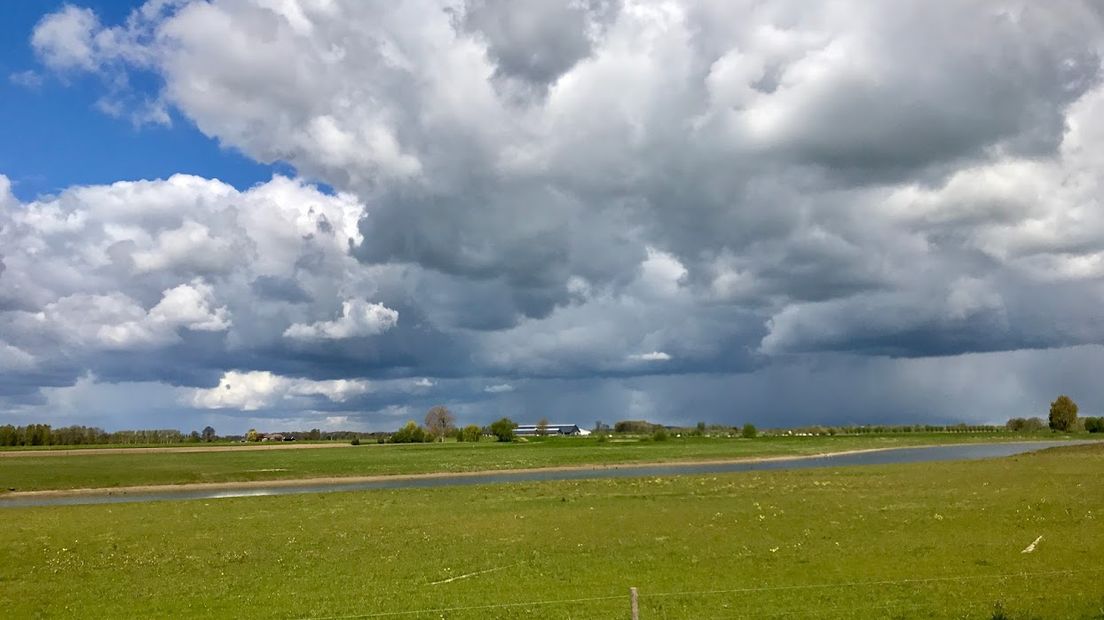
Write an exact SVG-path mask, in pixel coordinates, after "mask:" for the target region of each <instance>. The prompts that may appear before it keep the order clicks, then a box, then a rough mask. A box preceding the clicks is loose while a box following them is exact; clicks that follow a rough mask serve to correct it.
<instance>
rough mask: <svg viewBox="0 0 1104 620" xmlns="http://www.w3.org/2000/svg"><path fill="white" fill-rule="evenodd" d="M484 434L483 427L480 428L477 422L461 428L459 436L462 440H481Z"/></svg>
mask: <svg viewBox="0 0 1104 620" xmlns="http://www.w3.org/2000/svg"><path fill="white" fill-rule="evenodd" d="M482 436H483V429H481V428H479V427H478V426H477V425H475V424H469V425H467V426H465V427H464V428H462V429H460V435H459V437H457V439H459V440H460V441H479V439H480V438H481V437H482Z"/></svg>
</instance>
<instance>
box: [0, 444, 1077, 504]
mask: <svg viewBox="0 0 1104 620" xmlns="http://www.w3.org/2000/svg"><path fill="white" fill-rule="evenodd" d="M1088 443H1096V442H1092V441H1031V442H1014V443H992V444H965V445H952V446H935V447H929V448H888V449H885V450H877V451H871V452H860V453H853V454H836V455H827V456H818V457H813V458H781V459H775V460H770V461H732V462H727V463H684V464H679V463H665V464H662V465H619V466H617V467H616V468H612V467H594V468H592V469H573V470H558V471H557V470H545V471H539V470H538V471H525V472H498V473H496V472H482V473H473V474H468V475H460V476H449V477H439V478H408V477H399V476H396V477H395V478H394V479H386V480H372V481H360V482H356V481H354V482H339V481H336V482H331V483H325V484H319V483H310V484H306V483H305V484H302V485H290V486H271V487H266V486H250V487H243V488H240V489H218V490H212V489H187V488H185V489H178V490H173V489H166V490H164V491H143V492H135V493H125V494H124V493H119V492H115V493H114V494H111V493H109V492H105V493H104V494H94V495H71V496H54V497H15V498H4V497H0V508H17V507H30V506H74V505H84V504H122V503H131V502H156V501H170V500H189V499H219V498H225V497H257V496H264V495H298V494H302V493H334V492H338V491H368V490H374V489H422V488H433V487H452V486H464V485H471V484H497V483H508V482H542V481H547V480H586V479H598V478H635V477H643V476H649V477H654V476H678V475H693V474H721V473H732V472H743V471H764V470H782V469H810V468H814V467H852V466H857V465H892V464H901V463H928V462H934V461H961V460H977V459H986V458H997V457H1004V456H1013V455H1016V454H1023V453H1025V452H1033V451H1036V450H1042V449H1044V448H1052V447H1056V446H1072V445H1082V444H1088ZM257 471H279V470H257Z"/></svg>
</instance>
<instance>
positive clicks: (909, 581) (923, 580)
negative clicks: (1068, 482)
mask: <svg viewBox="0 0 1104 620" xmlns="http://www.w3.org/2000/svg"><path fill="white" fill-rule="evenodd" d="M1093 573H1104V567H1099V568H1080V569H1061V570H1050V571H1038V572H1019V573H1004V574H988V575H986V574H980V575H941V576H937V577H914V578H904V579H879V580H867V581H848V582H827V583H813V584H793V585H777V586H759V587H744V588H725V589H711V590H679V591H666V592H651V593H649V592H647V591H643V590H642V591H640V592H639V594H638V597H639V599H640V601H644V602H646V601H649V600H658V599H670V598H676V597H703V596H717V595H737V594H758V593H771V592H773V593H780V592H800V591H814V590H832V589H840V590H842V589H860V588H883V587H889V586H908V585H924V584H932V583H944V582H971V581H984V580H998V581H999V580H1006V579H1026V578H1041V577H1055V576H1059V575H1084V574H1093ZM1102 594H1104V593H1102ZM1040 598H1041V597H1040ZM618 599H620V600H623V601H625V609H626V615H627V613H628V612H627V610H628V609H629V594H628V590H626V591H625V592H623V593H620V594H610V595H605V596H588V597H581V598H561V599H546V600H531V601H519V602H512V603H491V604H486V605H462V606H454V607H433V608H425V609H408V610H401V611H380V612H367V613H358V614H352V615H342V616H323V617H312V618H311V620H356V619H360V618H387V617H402V616H419V615H443V614H452V613H461V612H487V613H490V612H492V611H494V610H496V609H497V610H508V609H518V608H525V607H529V608H532V607H551V606H556V605H580V604H583V603H596V602H605V601H614V600H618ZM905 600H907V599H895V600H894V602H904V601H905ZM925 606H926V605H912V606H907V608H915V609H918V608H921V607H925ZM875 607H878V608H886V609H895V610H898V609H899V610H904V609H905V608H901V607H894V605H893V603H892V602H890V603H887V602H886V601H879V602H877V603H875V604H873V605H863V604H862V603H860V602H857V601H848V602H847V603H845V604H841V605H835V606H833V605H829V606H818V608H817V609H810V608H809V607H808V606H807V605H805V606H802V607H800V608H797V607H795V608H793V609H787V610H779V611H776V612H772V611H771V610H762V609H760V610H755V612H754V613H753V614H752V615H751V616H747V615H740V613H743V614H747V613H749V612H734V615H731V616H713V617H728V618H738V617H755V618H763V617H784V616H787V615H797V614H802V615H810V613H814V614H815V612H816V611H817V610H820V611H830V610H833V609H835V610H840V609H844V608H850V609H856V608H861V609H870V608H875ZM301 620H307V618H303V619H301Z"/></svg>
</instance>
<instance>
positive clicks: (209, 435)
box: [202, 426, 218, 443]
mask: <svg viewBox="0 0 1104 620" xmlns="http://www.w3.org/2000/svg"><path fill="white" fill-rule="evenodd" d="M202 437H203V441H206V442H207V443H211V442H212V441H214V440H215V439H217V438H218V435H216V434H215V429H214V428H213V427H211V426H204V427H203V433H202Z"/></svg>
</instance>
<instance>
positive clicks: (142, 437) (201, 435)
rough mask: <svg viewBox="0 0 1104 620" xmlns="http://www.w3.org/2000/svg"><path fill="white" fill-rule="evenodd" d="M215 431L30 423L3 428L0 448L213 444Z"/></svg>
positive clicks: (215, 437) (6, 425)
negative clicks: (129, 428)
mask: <svg viewBox="0 0 1104 620" xmlns="http://www.w3.org/2000/svg"><path fill="white" fill-rule="evenodd" d="M217 438H218V437H217V435H215V429H213V428H211V427H210V426H208V427H207V428H205V429H203V432H199V431H192V432H191V433H190V434H188V435H185V434H184V433H182V432H181V431H179V430H176V429H151V430H122V431H114V432H110V433H109V432H107V431H105V430H104V429H102V428H99V427H96V426H62V427H58V428H54V427H52V426H50V425H49V424H28V425H26V426H14V425H12V424H4V425H2V426H0V446H84V445H106V444H122V445H134V444H174V443H188V442H193V443H199V442H202V441H206V442H211V441H215V440H216V439H217Z"/></svg>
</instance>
